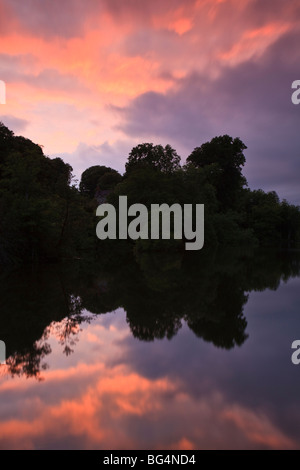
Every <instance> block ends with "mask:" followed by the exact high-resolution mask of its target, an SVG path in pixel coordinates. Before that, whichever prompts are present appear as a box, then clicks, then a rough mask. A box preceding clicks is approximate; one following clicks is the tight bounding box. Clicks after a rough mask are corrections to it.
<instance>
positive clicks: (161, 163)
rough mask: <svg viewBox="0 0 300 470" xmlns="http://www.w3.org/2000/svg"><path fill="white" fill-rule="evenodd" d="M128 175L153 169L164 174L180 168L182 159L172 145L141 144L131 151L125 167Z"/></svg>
mask: <svg viewBox="0 0 300 470" xmlns="http://www.w3.org/2000/svg"><path fill="white" fill-rule="evenodd" d="M125 167H126V174H128V173H130V172H131V171H133V170H136V169H140V168H145V167H146V168H147V167H151V168H154V169H156V170H158V171H161V172H164V173H172V172H173V171H175V170H178V169H179V168H180V157H179V155H177V152H176V150H174V149H173V148H172V147H171V146H170V145H166V146H165V147H163V146H162V145H153V144H149V143H144V144H139V145H137V146H136V147H133V149H132V150H131V152H130V154H129V157H128V162H127V163H126V165H125Z"/></svg>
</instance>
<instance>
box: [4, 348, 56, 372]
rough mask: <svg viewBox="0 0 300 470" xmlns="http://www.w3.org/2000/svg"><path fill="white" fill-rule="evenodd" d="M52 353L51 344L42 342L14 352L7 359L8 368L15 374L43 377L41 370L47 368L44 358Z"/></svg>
mask: <svg viewBox="0 0 300 470" xmlns="http://www.w3.org/2000/svg"><path fill="white" fill-rule="evenodd" d="M50 353H51V348H50V346H49V344H47V343H44V344H40V342H39V341H38V342H36V343H34V345H33V346H32V347H31V348H30V349H28V350H23V351H22V352H14V353H13V354H12V355H11V356H9V357H8V359H7V360H6V370H7V371H8V372H9V373H10V374H11V375H13V376H21V375H25V376H26V377H36V378H37V379H38V380H42V378H41V375H40V373H41V370H45V369H47V364H46V363H43V362H42V360H43V359H44V358H45V356H47V354H50Z"/></svg>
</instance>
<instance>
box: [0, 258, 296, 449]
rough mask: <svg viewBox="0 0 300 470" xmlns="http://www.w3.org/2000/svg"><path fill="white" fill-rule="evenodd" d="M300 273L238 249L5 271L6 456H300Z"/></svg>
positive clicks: (1, 402) (0, 385) (0, 437)
mask: <svg viewBox="0 0 300 470" xmlns="http://www.w3.org/2000/svg"><path fill="white" fill-rule="evenodd" d="M299 270H300V258H299V255H298V254H297V253H290V254H283V253H270V254H264V255H257V254H256V255H255V256H254V255H253V256H248V255H246V254H240V253H236V252H231V253H222V254H221V255H220V254H212V253H207V254H205V253H202V254H199V255H197V256H192V257H191V256H190V257H186V256H185V257H184V258H183V257H182V256H181V255H178V254H169V255H162V254H159V255H155V256H154V255H152V256H150V255H146V254H142V255H138V256H137V257H136V258H135V259H133V257H125V256H124V257H123V258H122V257H118V261H117V262H116V261H115V260H113V259H109V260H107V262H103V263H100V264H99V263H97V264H96V266H91V265H90V264H88V265H83V264H82V263H80V262H78V263H75V264H72V265H62V266H46V267H40V268H38V269H31V270H19V271H15V272H13V273H10V274H7V275H5V276H3V278H2V282H1V299H2V309H1V317H0V318H1V330H0V339H3V340H4V341H5V342H6V346H7V364H6V365H5V366H0V373H1V375H0V446H1V448H2V449H8V448H9V449H11V448H12V449H13V448H17V449H32V448H34V449H40V448H42V449H76V448H80V449H214V448H221V449H229V448H233V449H237V448H242V449H246V448H250V449H260V448H267V449H268V448H284V449H288V448H299V444H300V427H299V422H300V407H299V405H300V394H299V391H300V365H299V366H295V365H293V364H292V362H291V354H292V350H291V344H292V342H293V340H294V339H300V321H299V307H298V306H299V304H300V302H299V301H300V289H299V287H300V279H299Z"/></svg>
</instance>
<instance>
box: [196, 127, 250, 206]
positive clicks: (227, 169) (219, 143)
mask: <svg viewBox="0 0 300 470" xmlns="http://www.w3.org/2000/svg"><path fill="white" fill-rule="evenodd" d="M246 148H247V147H246V145H245V144H244V143H243V142H242V141H241V140H240V139H239V138H238V137H237V138H235V139H233V138H232V137H230V136H229V135H223V136H219V137H214V138H213V139H212V140H211V141H210V142H206V143H204V144H202V145H201V147H196V148H195V149H194V150H193V152H192V153H191V155H190V156H189V157H188V158H187V163H191V164H192V165H194V166H195V167H197V168H206V167H210V168H209V173H210V179H211V182H212V184H214V186H215V187H216V190H217V197H218V200H219V202H220V205H221V207H222V208H225V209H228V208H229V207H233V206H234V204H235V203H236V201H237V199H238V196H239V192H240V190H241V189H242V188H243V186H245V185H247V181H246V178H245V177H244V176H243V175H242V167H243V166H244V164H245V162H246V159H245V156H244V153H243V151H244V150H246Z"/></svg>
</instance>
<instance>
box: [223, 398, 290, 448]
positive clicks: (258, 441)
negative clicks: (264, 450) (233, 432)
mask: <svg viewBox="0 0 300 470" xmlns="http://www.w3.org/2000/svg"><path fill="white" fill-rule="evenodd" d="M223 417H224V418H225V419H227V420H228V421H231V422H233V423H234V424H235V425H236V427H237V428H238V429H240V431H241V432H242V433H243V434H245V435H246V436H247V437H249V440H250V441H251V442H252V443H253V446H254V447H256V446H260V445H262V446H267V447H270V448H271V449H272V448H273V449H293V448H296V443H295V442H293V441H292V440H291V439H289V438H288V437H286V436H285V435H284V434H283V433H282V432H281V431H279V430H278V429H276V427H275V426H274V425H273V424H272V423H271V422H270V420H269V419H268V418H267V417H266V416H264V415H263V414H258V413H257V414H255V413H253V412H252V411H250V410H245V409H243V408H241V407H239V406H233V407H232V408H229V409H227V410H225V411H224V414H223Z"/></svg>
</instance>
